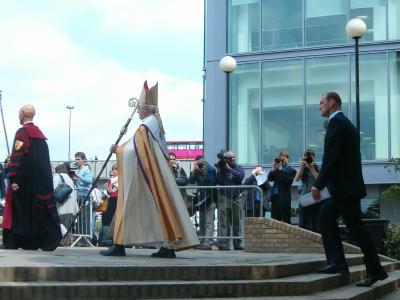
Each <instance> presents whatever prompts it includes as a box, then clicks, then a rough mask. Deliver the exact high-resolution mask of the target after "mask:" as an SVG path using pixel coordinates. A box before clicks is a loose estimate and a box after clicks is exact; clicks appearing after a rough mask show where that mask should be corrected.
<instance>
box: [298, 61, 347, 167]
mask: <svg viewBox="0 0 400 300" xmlns="http://www.w3.org/2000/svg"><path fill="white" fill-rule="evenodd" d="M305 65H306V84H307V88H306V147H305V148H310V149H313V150H314V152H315V155H316V160H317V161H322V155H323V151H324V137H325V128H324V121H326V119H325V118H323V117H321V114H320V111H319V100H320V97H321V95H322V94H323V93H326V92H330V91H334V92H337V93H338V94H339V95H340V97H341V99H342V110H343V113H344V114H345V115H347V116H348V102H349V101H348V99H349V84H348V82H349V80H348V79H349V75H348V74H349V65H348V57H347V56H346V55H341V56H334V57H323V58H310V59H306V64H305Z"/></svg>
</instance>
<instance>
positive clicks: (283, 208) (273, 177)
mask: <svg viewBox="0 0 400 300" xmlns="http://www.w3.org/2000/svg"><path fill="white" fill-rule="evenodd" d="M295 175H296V170H295V169H293V168H292V167H291V166H290V165H289V153H288V152H287V151H281V152H279V154H278V156H277V157H275V158H274V159H273V160H272V169H271V170H270V172H269V173H268V181H273V182H274V184H273V186H272V189H271V197H270V200H271V217H272V218H274V219H276V220H278V221H282V222H286V223H288V224H290V223H291V222H290V212H291V201H292V197H291V191H290V190H291V187H292V182H293V179H294V177H295Z"/></svg>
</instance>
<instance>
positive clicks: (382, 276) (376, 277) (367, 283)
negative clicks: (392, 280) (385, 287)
mask: <svg viewBox="0 0 400 300" xmlns="http://www.w3.org/2000/svg"><path fill="white" fill-rule="evenodd" d="M388 277H389V276H388V274H387V273H386V271H385V270H384V269H383V268H382V269H381V270H380V271H379V272H378V273H377V274H375V275H371V276H369V277H367V278H365V279H364V280H361V281H360V282H357V283H356V286H362V287H369V286H371V285H373V284H374V283H375V282H377V281H379V280H385V279H386V278H388Z"/></svg>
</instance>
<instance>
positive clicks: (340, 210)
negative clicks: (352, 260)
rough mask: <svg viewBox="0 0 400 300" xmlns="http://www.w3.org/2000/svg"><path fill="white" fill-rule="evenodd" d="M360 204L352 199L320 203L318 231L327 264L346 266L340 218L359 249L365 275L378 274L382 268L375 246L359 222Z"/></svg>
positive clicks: (327, 200) (329, 200) (358, 200)
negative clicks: (362, 255) (338, 220)
mask: <svg viewBox="0 0 400 300" xmlns="http://www.w3.org/2000/svg"><path fill="white" fill-rule="evenodd" d="M360 202H361V201H360V199H354V198H353V199H343V200H342V199H341V200H340V201H335V200H334V199H332V198H329V199H326V200H324V201H322V203H321V209H320V215H319V229H320V231H321V234H322V241H323V244H324V248H325V255H326V260H327V263H328V264H332V263H335V264H346V260H345V256H344V251H343V246H342V241H341V239H340V234H339V228H338V224H337V219H338V218H339V216H341V217H342V219H343V221H344V223H345V224H346V226H347V229H348V230H349V232H350V234H351V235H352V237H354V239H355V240H356V242H357V244H358V246H359V247H360V248H361V251H362V252H363V254H364V264H365V266H366V269H367V274H369V275H371V274H376V273H377V272H379V271H380V269H381V268H382V267H381V265H380V262H379V258H378V254H377V252H376V249H375V246H374V244H373V242H372V240H371V238H370V236H369V234H368V232H367V231H366V229H365V226H364V224H363V223H362V221H361V204H360Z"/></svg>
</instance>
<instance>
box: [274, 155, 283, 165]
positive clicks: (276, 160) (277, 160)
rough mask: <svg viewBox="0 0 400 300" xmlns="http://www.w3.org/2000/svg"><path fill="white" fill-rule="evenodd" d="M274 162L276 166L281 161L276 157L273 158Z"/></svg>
mask: <svg viewBox="0 0 400 300" xmlns="http://www.w3.org/2000/svg"><path fill="white" fill-rule="evenodd" d="M274 162H275V163H276V164H280V163H281V162H282V160H281V159H280V158H278V157H274Z"/></svg>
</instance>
